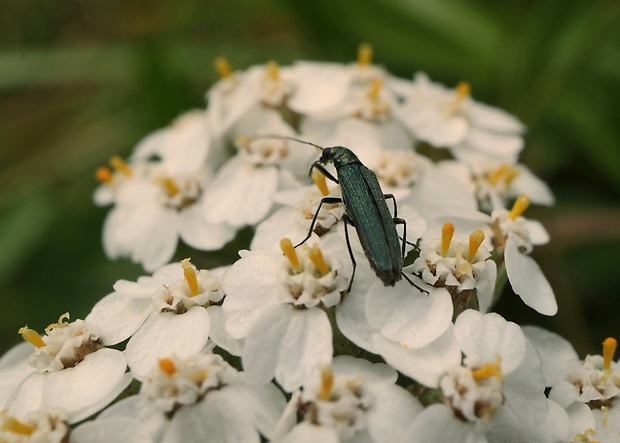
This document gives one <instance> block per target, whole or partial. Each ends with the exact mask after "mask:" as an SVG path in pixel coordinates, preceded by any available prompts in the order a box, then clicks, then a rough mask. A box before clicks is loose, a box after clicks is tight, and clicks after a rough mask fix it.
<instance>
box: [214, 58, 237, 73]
mask: <svg viewBox="0 0 620 443" xmlns="http://www.w3.org/2000/svg"><path fill="white" fill-rule="evenodd" d="M214 64H215V70H216V71H217V73H218V74H219V76H220V78H230V77H232V75H233V72H232V69H231V67H230V63H229V62H228V59H226V57H222V56H220V57H215V61H214Z"/></svg>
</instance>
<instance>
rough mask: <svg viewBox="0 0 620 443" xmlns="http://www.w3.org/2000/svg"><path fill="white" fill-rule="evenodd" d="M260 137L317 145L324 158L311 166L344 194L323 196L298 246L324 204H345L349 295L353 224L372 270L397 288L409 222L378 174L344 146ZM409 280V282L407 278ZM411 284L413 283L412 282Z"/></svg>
mask: <svg viewBox="0 0 620 443" xmlns="http://www.w3.org/2000/svg"><path fill="white" fill-rule="evenodd" d="M251 138H252V139H256V138H275V139H283V140H292V141H295V142H298V143H303V144H307V145H310V146H314V147H315V148H318V149H320V150H321V157H320V158H319V159H318V160H316V161H315V162H314V163H313V164H312V166H311V167H310V174H312V171H313V169H315V168H316V169H318V170H319V171H321V173H322V174H323V175H325V177H327V178H328V179H330V180H332V181H333V182H335V183H337V184H338V185H339V186H340V189H341V191H342V198H339V197H323V198H322V199H321V202H320V203H319V206H318V208H317V210H316V212H315V214H314V217H313V218H312V222H311V224H310V229H309V230H308V235H306V237H305V238H304V239H303V240H302V241H301V242H299V243H298V244H297V245H295V247H298V246H300V245H302V244H303V243H305V242H306V241H308V239H309V238H310V236H311V235H312V232H313V231H314V226H315V224H316V221H317V217H318V215H319V212H320V211H321V206H323V205H324V204H335V203H342V204H343V205H344V208H345V216H344V221H345V225H344V227H345V237H346V241H347V248H348V250H349V255H350V257H351V261H352V263H353V272H352V275H351V280H350V282H349V287H348V289H347V292H350V290H351V285H352V284H353V278H354V276H355V269H356V267H357V263H356V262H355V257H354V256H353V250H352V249H351V243H350V240H349V232H348V228H347V225H351V226H353V227H354V228H355V230H356V231H357V235H358V237H359V240H360V243H361V245H362V249H363V250H364V254H365V255H366V258H367V259H368V262H369V264H370V267H371V268H372V269H373V271H374V272H375V274H376V275H377V277H379V279H380V280H381V281H382V282H383V284H384V285H385V286H394V285H395V284H396V282H398V281H399V280H400V279H401V277H402V276H403V275H404V274H403V272H402V270H403V263H404V257H405V242H406V238H407V223H406V221H405V220H404V219H402V218H399V217H398V215H397V205H396V198H395V197H394V195H393V194H384V193H383V191H382V189H381V185H380V184H379V180H378V179H377V175H376V174H375V173H374V172H373V171H372V170H371V169H369V168H367V167H366V166H364V164H362V162H361V161H360V159H359V158H358V157H357V156H356V155H355V153H353V151H351V150H350V149H348V148H345V147H342V146H332V147H322V146H319V145H316V144H314V143H310V142H306V141H304V140H299V139H296V138H293V137H288V136H276V135H273V136H269V135H264V136H262V135H261V136H255V137H251ZM327 163H331V164H333V165H334V168H335V169H336V174H337V176H338V178H336V177H334V176H333V175H332V174H331V173H330V172H329V171H328V170H327V169H325V166H324V165H326V164H327ZM388 199H391V200H392V201H393V203H394V215H393V216H392V214H391V213H390V210H389V208H388V205H387V200H388ZM396 225H403V241H402V245H401V241H400V237H399V236H398V232H397V231H396ZM407 243H409V242H407ZM405 278H406V279H407V280H408V281H409V279H408V278H407V277H406V276H405ZM410 283H411V284H413V283H412V282H411V281H410Z"/></svg>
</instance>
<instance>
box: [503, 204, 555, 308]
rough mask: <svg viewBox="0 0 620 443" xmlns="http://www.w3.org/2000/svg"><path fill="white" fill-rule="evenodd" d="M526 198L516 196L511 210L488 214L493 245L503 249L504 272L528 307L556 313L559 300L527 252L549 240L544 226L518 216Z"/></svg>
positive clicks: (524, 206)
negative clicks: (490, 219) (490, 220)
mask: <svg viewBox="0 0 620 443" xmlns="http://www.w3.org/2000/svg"><path fill="white" fill-rule="evenodd" d="M528 205H529V199H528V198H527V196H525V195H523V196H521V197H519V198H518V199H517V200H516V202H515V204H514V206H513V208H512V210H511V211H508V210H506V209H496V210H494V211H493V213H492V214H491V218H492V219H493V222H492V224H491V229H492V232H493V238H492V242H493V246H494V247H495V248H496V249H497V250H499V251H502V250H503V254H504V264H505V266H506V274H507V275H508V280H509V281H510V285H511V286H512V289H513V290H514V292H515V293H516V294H517V295H518V296H519V297H521V300H523V302H524V303H525V304H526V305H528V306H529V307H530V308H532V309H535V310H536V311H537V312H539V313H541V314H543V315H555V314H556V313H557V311H558V304H557V301H556V299H555V294H554V292H553V289H552V288H551V285H550V284H549V282H548V281H547V278H546V277H545V275H544V274H543V273H542V271H541V269H540V267H539V266H538V264H537V263H536V262H535V261H534V259H532V258H531V257H529V256H528V254H529V253H530V252H531V251H532V249H533V245H537V244H544V243H546V242H548V241H549V235H548V234H547V231H545V228H544V227H543V226H542V225H541V224H540V223H538V222H536V221H532V220H526V219H525V218H524V217H522V216H521V214H522V213H523V211H525V209H526V208H527V206H528Z"/></svg>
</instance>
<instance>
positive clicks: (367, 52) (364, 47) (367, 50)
mask: <svg viewBox="0 0 620 443" xmlns="http://www.w3.org/2000/svg"><path fill="white" fill-rule="evenodd" d="M372 52H373V51H372V46H371V45H370V44H368V43H362V44H361V45H360V46H359V48H357V64H358V65H359V66H370V64H371V63H372Z"/></svg>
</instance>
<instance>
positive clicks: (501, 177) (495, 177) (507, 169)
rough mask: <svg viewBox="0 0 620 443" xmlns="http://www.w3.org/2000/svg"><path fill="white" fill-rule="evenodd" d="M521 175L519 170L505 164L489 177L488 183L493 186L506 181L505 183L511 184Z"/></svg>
mask: <svg viewBox="0 0 620 443" xmlns="http://www.w3.org/2000/svg"><path fill="white" fill-rule="evenodd" d="M519 174H520V172H519V170H518V169H517V168H513V167H512V166H510V165H507V164H503V165H501V166H499V167H498V168H497V169H496V170H495V171H493V172H492V173H490V174H489V175H488V176H487V181H488V182H489V183H490V184H492V185H496V184H498V183H499V182H500V181H504V183H506V184H510V183H511V182H512V181H513V180H514V179H515V178H517V177H518V176H519Z"/></svg>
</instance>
